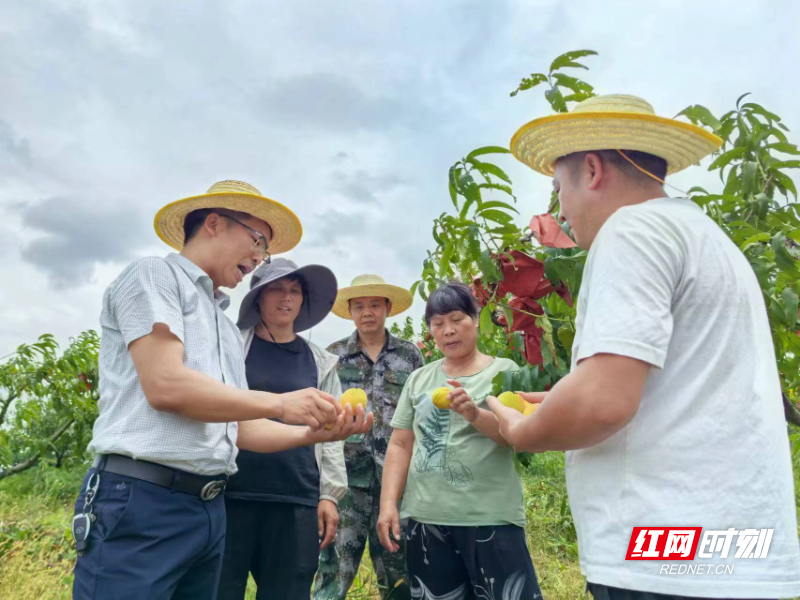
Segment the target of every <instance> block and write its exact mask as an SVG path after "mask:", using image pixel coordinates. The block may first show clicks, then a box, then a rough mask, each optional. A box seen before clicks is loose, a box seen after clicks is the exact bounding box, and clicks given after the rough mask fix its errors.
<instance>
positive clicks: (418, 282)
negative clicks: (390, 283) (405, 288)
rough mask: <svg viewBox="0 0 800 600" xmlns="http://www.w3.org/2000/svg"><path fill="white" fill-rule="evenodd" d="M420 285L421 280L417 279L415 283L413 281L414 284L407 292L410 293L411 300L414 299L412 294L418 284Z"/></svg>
mask: <svg viewBox="0 0 800 600" xmlns="http://www.w3.org/2000/svg"><path fill="white" fill-rule="evenodd" d="M420 283H422V280H421V279H418V280H417V281H415V282H414V283H413V284H412V285H411V289H410V290H409V292H411V297H412V298H413V297H414V294H415V293H416V292H417V288H418V287H419V284H420Z"/></svg>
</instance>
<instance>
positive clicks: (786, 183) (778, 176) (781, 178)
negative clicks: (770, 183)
mask: <svg viewBox="0 0 800 600" xmlns="http://www.w3.org/2000/svg"><path fill="white" fill-rule="evenodd" d="M771 173H772V176H773V177H774V178H775V180H776V181H777V182H778V183H780V184H781V185H782V186H783V187H784V189H786V190H787V191H789V192H792V194H794V198H795V200H797V188H796V187H795V185H794V181H792V178H791V177H789V176H788V175H787V174H786V173H781V172H780V171H772V172H771Z"/></svg>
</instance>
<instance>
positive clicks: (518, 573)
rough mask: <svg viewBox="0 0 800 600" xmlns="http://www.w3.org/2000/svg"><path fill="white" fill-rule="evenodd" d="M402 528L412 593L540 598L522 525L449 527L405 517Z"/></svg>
mask: <svg viewBox="0 0 800 600" xmlns="http://www.w3.org/2000/svg"><path fill="white" fill-rule="evenodd" d="M406 531H407V532H406V562H407V564H408V575H409V579H410V584H411V597H412V598H439V597H442V598H448V599H449V598H453V599H458V600H462V599H463V600H473V599H476V598H504V599H505V598H511V599H513V600H538V599H540V598H542V592H541V590H540V589H539V582H538V581H537V580H536V572H535V571H534V569H533V563H532V562H531V555H530V553H529V552H528V546H527V544H526V543H525V530H524V529H522V527H518V526H516V525H496V526H494V525H493V526H482V527H454V526H446V525H429V524H426V523H419V522H417V521H414V520H413V519H409V520H408V529H407V530H406Z"/></svg>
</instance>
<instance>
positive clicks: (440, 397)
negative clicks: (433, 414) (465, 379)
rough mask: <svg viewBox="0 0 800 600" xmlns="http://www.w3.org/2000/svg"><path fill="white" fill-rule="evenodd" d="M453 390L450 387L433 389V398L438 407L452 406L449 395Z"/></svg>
mask: <svg viewBox="0 0 800 600" xmlns="http://www.w3.org/2000/svg"><path fill="white" fill-rule="evenodd" d="M452 391H453V390H451V389H450V388H449V387H440V388H436V389H435V390H433V394H432V396H431V399H432V400H433V403H434V405H435V406H436V408H450V399H449V398H448V397H447V395H448V394H449V393H450V392H452Z"/></svg>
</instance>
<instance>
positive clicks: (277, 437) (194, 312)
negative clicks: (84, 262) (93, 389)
mask: <svg viewBox="0 0 800 600" xmlns="http://www.w3.org/2000/svg"><path fill="white" fill-rule="evenodd" d="M155 228H156V232H157V233H158V235H159V237H161V239H162V240H164V241H165V242H166V243H167V244H169V245H170V246H172V247H174V248H176V249H177V250H180V254H170V255H168V256H167V257H165V258H156V257H150V258H143V259H140V260H137V261H136V262H134V263H133V264H131V265H130V266H128V267H127V268H126V269H125V270H124V271H123V272H122V274H121V275H120V276H119V277H118V278H117V279H116V280H115V281H114V282H112V283H111V285H110V286H109V287H108V289H107V290H106V292H105V294H104V297H103V310H102V313H101V316H100V323H101V326H102V338H101V345H100V360H99V371H100V400H99V402H98V408H99V416H98V418H97V420H96V422H95V425H94V431H93V437H92V441H91V443H90V444H89V450H90V451H92V452H94V453H95V454H96V457H95V460H94V463H93V465H92V467H91V468H90V470H89V472H88V473H87V475H86V478H85V479H84V483H83V486H82V488H81V491H80V494H79V496H78V500H77V502H76V505H75V517H74V520H73V526H72V533H73V536H74V537H75V541H76V547H77V550H78V560H77V563H76V566H75V583H74V588H73V594H74V598H76V599H78V600H84V599H90V598H91V599H100V598H109V599H111V598H113V599H115V600H133V599H142V600H145V599H148V600H150V599H158V598H186V599H189V598H192V599H198V598H200V599H203V598H208V599H212V598H214V597H215V596H216V591H217V582H218V580H219V573H220V567H221V564H222V556H223V549H224V545H225V505H224V502H223V498H222V493H221V492H222V491H223V490H224V488H225V484H226V482H227V478H228V476H229V475H231V474H233V473H234V472H235V471H236V455H237V443H238V446H239V447H240V448H243V449H248V450H253V451H256V452H274V451H279V450H284V449H287V448H293V447H298V446H303V445H309V444H314V443H320V442H327V441H333V440H337V439H344V438H345V437H347V436H349V435H351V434H353V433H363V432H365V431H366V430H367V428H368V427H369V424H370V422H371V420H370V419H368V418H366V419H365V417H364V413H363V411H359V413H358V416H357V418H356V420H355V422H353V420H352V419H348V420H346V417H347V415H346V414H345V412H344V411H342V409H341V408H340V407H338V406H337V405H336V402H335V399H334V398H333V397H332V396H330V395H329V394H325V393H323V392H320V391H318V390H316V389H310V388H309V389H302V390H299V391H296V392H291V393H287V394H271V393H267V392H258V391H249V390H247V381H246V378H245V362H244V354H243V345H242V338H241V336H240V334H239V330H238V329H237V328H236V326H235V325H234V323H233V322H232V321H231V320H230V319H229V318H228V317H227V316H226V315H225V313H224V312H223V311H224V309H225V308H226V307H227V306H228V304H229V299H228V296H226V295H225V294H224V293H222V291H221V290H220V289H219V288H220V287H229V288H233V287H236V285H238V284H239V283H240V282H241V281H242V279H243V278H244V277H245V276H246V275H247V274H248V273H250V272H251V271H252V270H253V269H254V268H255V267H256V266H257V265H258V264H259V263H261V262H262V261H264V260H265V259H266V260H268V259H269V256H270V253H273V254H274V253H280V252H285V251H287V250H289V249H290V248H292V247H294V246H295V245H296V244H297V242H298V241H299V240H300V236H301V233H302V230H301V227H300V222H299V221H298V219H297V217H295V215H294V214H293V213H292V212H291V211H290V210H289V209H288V208H286V207H285V206H283V205H282V204H279V203H278V202H275V201H274V200H270V199H268V198H265V197H263V196H262V195H261V194H260V193H259V191H258V190H256V189H255V188H254V187H252V186H250V185H248V184H246V183H242V182H237V181H223V182H219V183H217V184H215V185H214V186H212V188H211V189H210V190H209V191H208V193H206V194H203V195H200V196H193V197H191V198H186V199H184V200H179V201H177V202H173V203H172V204H169V205H168V206H166V207H164V208H162V209H161V210H160V211H159V212H158V214H157V215H156V218H155ZM267 418H279V419H281V420H282V421H283V422H284V423H291V424H304V425H308V427H290V426H289V425H284V424H281V423H275V422H272V421H270V420H268V419H267ZM326 424H329V425H332V428H331V429H330V430H325V429H323V427H324V426H325V425H326Z"/></svg>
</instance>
